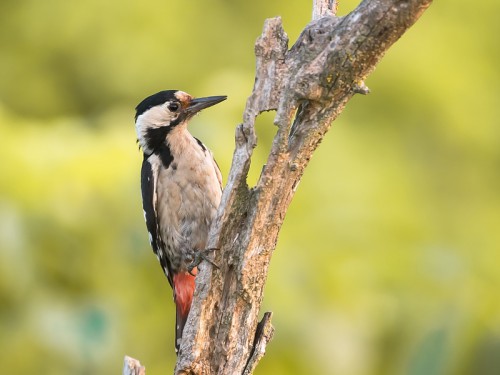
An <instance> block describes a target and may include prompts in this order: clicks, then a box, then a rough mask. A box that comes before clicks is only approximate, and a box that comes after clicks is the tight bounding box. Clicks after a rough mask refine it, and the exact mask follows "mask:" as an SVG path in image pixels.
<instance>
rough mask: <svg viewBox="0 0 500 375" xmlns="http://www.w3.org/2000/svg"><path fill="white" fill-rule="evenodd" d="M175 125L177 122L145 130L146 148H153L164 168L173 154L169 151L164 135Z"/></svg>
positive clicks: (169, 162) (170, 161)
mask: <svg viewBox="0 0 500 375" xmlns="http://www.w3.org/2000/svg"><path fill="white" fill-rule="evenodd" d="M175 125H177V123H174V124H171V125H170V126H162V127H160V128H150V129H148V130H147V131H146V142H147V145H148V148H149V149H150V150H153V153H154V154H156V155H158V156H159V157H160V160H161V163H162V164H163V166H164V167H165V169H167V168H168V167H169V166H170V164H171V163H172V162H173V161H174V156H173V155H172V152H170V147H169V146H168V144H167V141H166V137H167V134H168V133H169V132H170V130H172V127H173V126H175Z"/></svg>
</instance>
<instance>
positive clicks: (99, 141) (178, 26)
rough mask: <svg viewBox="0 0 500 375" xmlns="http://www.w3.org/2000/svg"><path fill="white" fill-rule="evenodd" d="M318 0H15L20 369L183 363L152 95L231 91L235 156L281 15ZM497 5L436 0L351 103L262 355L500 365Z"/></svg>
mask: <svg viewBox="0 0 500 375" xmlns="http://www.w3.org/2000/svg"><path fill="white" fill-rule="evenodd" d="M310 3H311V2H310V1H306V0H288V1H275V2H270V1H264V0H256V1H252V2H249V1H241V0H238V1H227V0H226V1H224V0H213V1H210V2H194V1H182V2H181V1H177V2H169V1H160V0H146V1H142V2H132V1H128V2H127V1H117V0H109V1H104V2H103V1H101V0H87V1H85V2H83V1H82V2H76V1H63V0H47V1H38V0H24V1H14V0H2V1H1V2H0V25H1V26H0V72H1V73H0V132H1V139H2V142H1V147H0V165H1V167H0V249H1V251H0V363H1V367H2V372H4V373H8V374H19V375H24V374H51V375H52V374H54V375H58V374H76V375H79V374H82V375H83V374H117V373H120V371H121V367H122V359H123V356H124V355H125V354H128V355H131V356H134V357H136V358H139V359H140V360H141V361H142V363H143V364H145V365H146V366H147V370H148V374H151V375H154V374H164V373H171V371H172V368H173V366H174V361H175V354H174V350H173V340H174V339H173V332H174V330H173V320H174V314H173V312H174V308H173V302H172V297H171V290H170V288H169V286H168V284H167V282H166V279H165V278H164V276H163V275H162V272H161V269H160V267H159V266H158V264H157V261H156V258H155V257H154V256H153V254H152V251H151V250H150V248H149V245H148V240H147V233H146V229H145V225H144V223H143V217H142V209H141V202H140V190H139V168H140V163H141V153H140V152H139V151H138V149H137V145H136V143H135V133H134V126H133V116H134V107H135V105H136V104H137V103H138V102H139V101H140V100H142V99H143V98H144V97H146V96H147V95H149V94H152V93H154V92H157V91H159V90H162V89H173V88H176V89H182V90H184V91H187V92H189V93H192V94H193V95H195V96H206V95H222V94H227V95H228V96H229V100H228V101H226V102H224V103H223V104H221V105H219V106H217V107H214V108H213V109H210V110H207V111H206V112H205V113H204V114H203V115H202V116H198V117H197V118H196V119H195V120H194V121H193V124H192V126H191V130H192V132H193V133H194V134H195V135H196V136H198V137H199V138H201V139H202V140H204V142H205V143H206V144H207V145H209V147H210V148H211V149H212V150H213V151H214V153H215V155H216V158H217V159H218V161H219V164H220V166H221V169H222V171H223V174H224V175H225V176H227V172H228V170H229V166H230V162H231V156H232V150H233V143H234V142H233V135H234V128H235V125H236V124H238V123H239V122H240V121H241V114H242V111H243V108H244V104H245V100H246V98H247V97H248V95H249V94H250V91H251V88H252V85H253V79H254V75H253V73H254V56H253V44H254V41H255V39H256V38H257V36H258V35H259V34H260V32H261V29H262V24H263V21H264V19H265V18H267V17H272V16H276V15H281V16H282V17H283V21H284V26H285V29H286V31H287V32H288V35H289V36H290V40H291V44H292V43H293V41H294V40H295V39H296V38H297V36H298V35H299V33H300V31H301V30H302V28H303V27H304V26H305V24H306V23H307V22H309V20H310V14H311V4H310ZM356 3H357V2H356V1H347V0H346V1H341V2H340V10H339V14H346V13H347V12H349V11H350V10H351V9H353V7H355V5H356ZM499 12H500V3H499V2H498V0H482V1H479V2H475V3H472V2H470V1H465V0H455V1H453V2H452V1H435V4H433V5H432V6H431V8H430V9H429V10H428V11H427V12H426V13H425V14H424V15H423V17H422V18H421V20H420V21H419V22H417V24H416V25H415V26H414V27H413V28H412V29H411V30H410V31H409V32H408V33H407V34H405V35H404V36H403V38H402V39H401V40H400V41H398V42H397V43H396V44H395V45H394V46H393V48H392V49H391V50H390V51H389V53H387V55H386V57H385V58H384V60H383V61H382V62H381V63H380V65H379V66H378V68H377V69H376V71H375V72H374V73H373V74H372V76H371V77H370V78H369V79H368V81H367V84H368V86H369V87H370V88H371V90H372V93H371V94H370V95H369V96H366V97H363V96H357V97H355V98H353V100H352V101H351V102H350V103H349V104H348V106H347V108H346V110H345V111H344V113H343V114H342V115H341V117H340V118H339V119H338V120H337V121H336V122H335V123H334V125H333V127H332V129H331V131H330V132H329V133H328V135H327V136H326V138H325V140H324V141H323V143H322V144H321V146H320V148H319V149H318V151H317V153H316V154H315V156H314V158H313V159H312V161H311V163H310V166H309V168H308V169H307V171H306V173H305V175H304V178H303V181H302V182H301V185H300V187H299V189H298V192H297V195H296V197H295V200H294V201H293V203H292V205H291V207H290V210H289V212H288V215H287V219H286V221H285V224H284V226H283V230H282V232H281V236H280V240H279V243H278V247H277V250H276V252H275V254H274V257H273V261H272V264H271V270H270V274H269V281H268V284H267V288H266V292H265V301H264V309H266V310H272V311H273V312H274V314H275V315H274V319H273V321H274V325H275V327H276V334H275V338H274V340H273V341H272V342H271V344H270V345H269V346H268V351H267V354H266V357H265V358H264V359H263V361H262V362H261V364H260V365H259V367H258V369H257V371H256V374H311V373H320V374H335V375H372V374H380V375H385V374H408V375H439V374H458V375H462V374H463V375H465V374H471V375H493V374H500V270H499V268H500V194H499V193H500V130H499V125H500V124H499V118H500V100H499V99H500V94H499V84H500V79H499V78H500V74H499V71H500V69H499V67H500V45H499V39H498V36H499V35H500V22H498V14H499ZM291 44H290V45H291ZM271 123H272V114H265V115H263V116H262V117H260V118H259V121H258V123H257V132H258V135H259V145H258V147H257V149H256V151H255V157H254V161H253V165H252V170H251V175H250V177H249V180H250V183H254V182H255V181H256V179H257V177H258V174H259V172H260V169H261V167H262V164H263V163H264V162H265V159H266V156H267V152H268V149H269V145H270V142H271V139H272V136H273V134H274V132H275V129H274V128H273V126H272V125H271Z"/></svg>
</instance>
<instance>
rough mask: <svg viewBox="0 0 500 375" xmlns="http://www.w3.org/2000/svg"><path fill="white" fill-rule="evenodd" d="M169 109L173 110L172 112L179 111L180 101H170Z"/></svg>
mask: <svg viewBox="0 0 500 375" xmlns="http://www.w3.org/2000/svg"><path fill="white" fill-rule="evenodd" d="M168 110H169V111H171V112H177V111H178V110H179V103H175V102H173V103H170V104H169V105H168Z"/></svg>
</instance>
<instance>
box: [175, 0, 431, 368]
mask: <svg viewBox="0 0 500 375" xmlns="http://www.w3.org/2000/svg"><path fill="white" fill-rule="evenodd" d="M431 2H432V0H371V1H370V0H365V1H363V2H362V3H361V4H360V5H359V6H358V7H357V9H355V10H354V11H353V12H352V13H350V14H349V15H347V16H345V17H335V16H334V14H335V12H336V5H337V2H336V1H333V0H314V11H313V21H312V22H311V23H309V24H308V25H307V26H306V27H305V29H304V31H303V32H302V33H301V35H300V36H299V38H298V40H297V42H296V43H295V44H294V45H293V46H292V48H290V49H288V37H287V35H286V33H285V32H284V30H283V28H282V24H281V19H280V18H279V17H278V18H273V19H268V20H266V22H265V24H264V30H263V32H262V35H261V36H260V37H259V38H258V39H257V42H256V45H255V55H256V59H257V61H256V79H255V85H254V89H253V92H252V94H251V95H250V97H249V98H248V101H247V104H246V108H245V112H244V115H243V123H242V124H240V125H238V126H237V128H236V148H235V151H234V154H233V162H232V165H231V170H230V172H229V176H228V179H227V184H226V186H225V189H224V193H223V196H222V201H221V205H220V207H219V210H218V213H217V217H216V219H215V221H214V223H213V225H212V228H211V232H210V238H209V243H208V247H209V248H217V249H220V251H217V252H216V257H215V263H216V264H218V265H220V268H219V269H215V268H213V267H212V265H211V264H209V263H207V262H204V263H203V264H202V265H200V272H199V273H198V276H197V278H196V290H195V295H194V300H193V304H192V307H191V312H190V314H189V318H188V321H187V324H186V327H185V329H184V332H183V339H182V343H181V347H180V351H179V354H178V360H177V365H176V368H175V373H176V374H228V375H233V374H251V373H252V371H253V370H254V368H255V366H256V365H257V363H258V361H259V360H260V358H261V357H262V356H263V355H264V352H265V348H266V345H267V343H268V341H269V340H270V339H271V337H272V332H273V329H272V326H271V314H269V313H266V314H265V315H264V319H263V320H262V321H261V322H260V323H258V314H259V309H260V305H261V302H262V297H263V289H264V284H265V281H266V278H267V271H268V266H269V262H270V259H271V255H272V252H273V250H274V248H275V246H276V241H277V239H278V233H279V230H280V228H281V225H282V223H283V220H284V218H285V214H286V211H287V208H288V206H289V204H290V201H291V200H292V198H293V195H294V193H295V190H296V188H297V185H298V183H299V181H300V178H301V177H302V174H303V172H304V169H305V168H306V166H307V164H308V162H309V160H310V158H311V156H312V154H313V152H314V150H315V149H316V147H317V146H318V144H319V143H320V142H321V140H322V138H323V136H324V135H325V134H326V132H327V131H328V129H329V128H330V125H331V122H332V121H333V120H334V119H335V118H336V117H337V116H338V115H339V114H340V112H341V111H342V110H343V108H344V107H345V105H346V103H347V102H348V100H349V99H350V98H351V97H352V96H353V95H354V94H356V93H363V94H366V93H367V92H368V88H367V87H366V86H365V85H364V80H365V78H366V77H367V76H368V74H369V73H370V72H372V71H373V69H374V68H375V66H376V65H377V63H378V62H379V60H380V59H381V58H382V56H383V55H384V53H385V52H386V51H387V50H388V48H389V47H390V46H391V45H392V44H393V43H394V42H395V41H396V40H397V39H398V38H399V37H401V35H402V34H403V33H404V32H405V31H406V30H407V29H408V28H409V27H410V26H411V25H413V23H414V22H416V20H417V19H418V18H419V17H420V15H421V14H422V13H423V11H424V10H425V9H426V8H427V7H428V6H429V5H430V4H431ZM269 110H276V117H275V120H274V124H275V125H277V127H278V132H277V134H276V136H275V138H274V141H273V144H272V147H271V151H270V155H269V158H268V160H267V163H266V165H265V166H264V168H263V170H262V173H261V176H260V178H259V180H258V182H257V184H256V186H254V187H252V188H249V187H248V185H247V182H246V178H247V174H248V170H249V167H250V158H251V156H252V152H253V149H254V147H255V145H256V142H257V139H256V135H255V129H254V123H255V118H256V116H257V115H259V114H260V113H261V112H263V111H269Z"/></svg>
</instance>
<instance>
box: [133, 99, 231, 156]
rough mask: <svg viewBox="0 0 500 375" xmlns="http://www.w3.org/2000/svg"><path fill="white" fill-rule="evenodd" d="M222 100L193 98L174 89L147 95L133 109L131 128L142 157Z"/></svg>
mask: <svg viewBox="0 0 500 375" xmlns="http://www.w3.org/2000/svg"><path fill="white" fill-rule="evenodd" d="M226 98H227V96H209V97H206V98H193V97H192V96H191V95H189V94H187V93H185V92H183V91H178V90H165V91H160V92H158V93H156V94H154V95H151V96H148V97H147V98H146V99H144V100H143V101H142V102H140V103H139V105H138V106H137V107H136V108H135V110H136V113H135V129H136V132H137V140H138V141H139V144H140V146H141V148H142V150H143V151H144V153H146V154H149V153H152V152H153V151H154V150H155V149H156V147H157V146H158V145H159V144H161V142H164V140H165V137H166V135H167V134H168V133H169V132H170V131H171V130H172V129H174V128H175V127H178V126H185V125H186V124H187V122H188V121H189V119H190V118H192V117H193V116H194V115H195V114H196V113H198V112H199V111H201V110H202V109H204V108H208V107H210V106H213V105H214V104H217V103H220V102H222V101H223V100H226Z"/></svg>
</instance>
